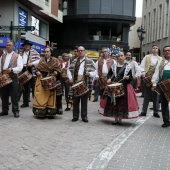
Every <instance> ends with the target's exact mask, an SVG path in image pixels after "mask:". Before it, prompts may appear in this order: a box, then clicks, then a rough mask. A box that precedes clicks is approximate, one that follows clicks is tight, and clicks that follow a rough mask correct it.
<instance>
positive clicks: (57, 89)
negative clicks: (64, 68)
mask: <svg viewBox="0 0 170 170" xmlns="http://www.w3.org/2000/svg"><path fill="white" fill-rule="evenodd" d="M62 93H63V92H62V85H61V82H60V80H58V81H57V82H56V94H57V96H60V95H62Z"/></svg>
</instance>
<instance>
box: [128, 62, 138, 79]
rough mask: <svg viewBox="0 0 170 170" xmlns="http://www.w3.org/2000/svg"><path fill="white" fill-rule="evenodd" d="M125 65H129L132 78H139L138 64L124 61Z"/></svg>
mask: <svg viewBox="0 0 170 170" xmlns="http://www.w3.org/2000/svg"><path fill="white" fill-rule="evenodd" d="M126 63H127V64H130V67H131V71H132V76H133V78H135V77H140V76H141V69H140V66H139V65H138V63H137V62H136V61H133V60H130V61H128V60H126Z"/></svg>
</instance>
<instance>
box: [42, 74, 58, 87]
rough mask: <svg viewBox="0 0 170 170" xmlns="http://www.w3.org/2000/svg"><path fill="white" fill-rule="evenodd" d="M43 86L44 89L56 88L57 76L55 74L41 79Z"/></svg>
mask: <svg viewBox="0 0 170 170" xmlns="http://www.w3.org/2000/svg"><path fill="white" fill-rule="evenodd" d="M41 86H42V88H43V90H53V89H55V88H56V86H57V83H56V78H55V77H54V76H49V77H44V78H42V79H41Z"/></svg>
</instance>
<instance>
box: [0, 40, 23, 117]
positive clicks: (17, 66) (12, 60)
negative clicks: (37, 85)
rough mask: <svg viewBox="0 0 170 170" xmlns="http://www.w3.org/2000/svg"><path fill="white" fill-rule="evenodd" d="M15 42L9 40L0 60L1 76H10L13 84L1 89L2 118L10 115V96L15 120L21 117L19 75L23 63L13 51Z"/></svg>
mask: <svg viewBox="0 0 170 170" xmlns="http://www.w3.org/2000/svg"><path fill="white" fill-rule="evenodd" d="M13 49H14V42H13V41H11V40H9V41H7V43H6V50H7V53H6V54H2V57H1V58H0V63H1V67H0V72H1V74H2V75H3V74H8V75H9V77H10V79H12V82H11V83H10V84H7V85H5V86H4V87H2V88H1V99H2V112H1V113H0V116H4V115H8V110H9V106H8V101H9V95H10V96H11V101H12V112H13V114H14V117H15V118H18V117H19V106H18V100H17V98H18V94H17V93H18V76H17V74H18V73H20V72H21V71H22V68H23V61H22V58H21V56H19V55H18V54H17V53H15V52H14V51H13Z"/></svg>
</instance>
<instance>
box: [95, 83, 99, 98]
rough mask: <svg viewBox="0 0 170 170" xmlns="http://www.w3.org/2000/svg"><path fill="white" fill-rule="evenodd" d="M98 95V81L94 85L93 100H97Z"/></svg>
mask: <svg viewBox="0 0 170 170" xmlns="http://www.w3.org/2000/svg"><path fill="white" fill-rule="evenodd" d="M99 94H100V87H99V83H98V81H97V82H96V84H95V89H94V100H98V97H99Z"/></svg>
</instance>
